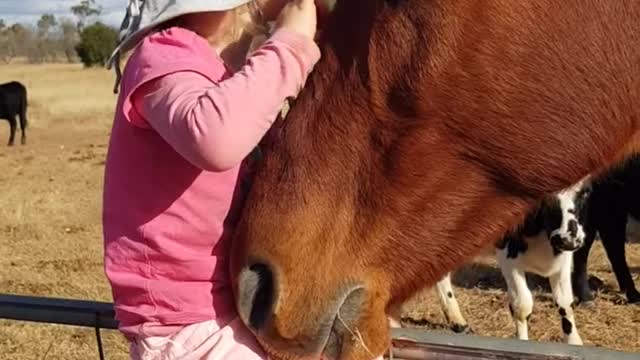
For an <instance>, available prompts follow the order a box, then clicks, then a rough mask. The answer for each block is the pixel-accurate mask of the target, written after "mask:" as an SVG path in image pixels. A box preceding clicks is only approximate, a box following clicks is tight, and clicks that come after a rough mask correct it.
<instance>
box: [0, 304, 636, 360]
mask: <svg viewBox="0 0 640 360" xmlns="http://www.w3.org/2000/svg"><path fill="white" fill-rule="evenodd" d="M0 319H9V320H16V321H32V322H39V323H49V324H62V325H74V326H83V327H90V328H94V329H95V332H96V341H97V346H98V353H99V356H100V359H101V360H102V359H104V351H103V348H102V340H101V338H100V329H117V326H118V323H117V321H116V320H115V319H114V311H113V305H112V304H111V303H105V302H95V301H84V300H69V299H56V298H42V297H31V296H18V295H2V294H0ZM392 336H393V344H392V347H391V349H390V351H389V352H388V353H387V354H386V356H387V358H389V359H396V360H402V359H404V360H424V359H439V360H469V359H473V360H638V359H640V355H639V354H637V353H635V354H632V353H625V352H619V351H612V350H607V349H603V348H595V347H589V346H570V345H566V344H561V343H547V342H537V341H520V340H516V339H500V338H491V337H483V336H473V335H457V334H456V335H453V334H445V333H438V332H425V331H421V330H419V329H393V330H392Z"/></svg>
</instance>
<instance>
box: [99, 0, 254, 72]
mask: <svg viewBox="0 0 640 360" xmlns="http://www.w3.org/2000/svg"><path fill="white" fill-rule="evenodd" d="M251 1H252V0H217V1H212V0H194V1H191V2H190V3H189V2H188V1H185V2H183V3H179V2H174V3H173V6H172V7H167V8H166V9H163V10H162V11H160V12H158V13H157V15H156V16H155V17H153V18H151V19H148V22H147V23H146V24H145V25H143V26H141V27H140V28H138V29H137V30H135V31H133V32H132V33H131V34H129V35H127V37H126V38H124V39H122V41H120V43H119V44H118V45H117V46H116V47H115V48H114V49H113V51H112V52H111V56H110V57H109V60H108V61H107V64H106V67H107V69H110V68H111V66H112V64H113V61H114V60H115V58H116V57H117V56H118V55H119V54H120V53H123V52H127V51H129V50H130V49H131V48H133V47H135V45H136V44H137V43H138V42H139V41H140V40H142V38H144V36H146V35H147V34H148V33H149V32H150V31H151V30H153V29H154V28H155V27H157V26H158V25H160V24H162V23H164V22H167V21H169V20H172V19H175V18H177V17H179V16H182V15H186V14H192V13H199V12H210V11H227V10H231V9H234V8H237V7H238V6H241V5H245V4H247V3H249V2H251ZM194 3H195V4H194ZM145 10H146V9H145ZM145 15H146V14H144V13H143V14H142V19H141V20H144V17H145Z"/></svg>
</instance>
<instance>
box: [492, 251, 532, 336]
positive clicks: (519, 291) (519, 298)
mask: <svg viewBox="0 0 640 360" xmlns="http://www.w3.org/2000/svg"><path fill="white" fill-rule="evenodd" d="M500 270H501V271H502V275H503V276H504V279H505V281H506V283H507V292H508V294H509V311H510V312H511V316H512V317H513V320H514V322H515V324H516V333H517V335H518V339H520V340H528V339H529V334H528V330H527V322H528V321H529V317H530V316H531V312H532V311H533V295H532V294H531V290H529V287H528V286H527V278H526V276H525V273H524V271H522V270H521V269H518V268H517V267H516V266H514V264H513V262H512V261H509V260H507V261H504V262H503V263H502V264H500Z"/></svg>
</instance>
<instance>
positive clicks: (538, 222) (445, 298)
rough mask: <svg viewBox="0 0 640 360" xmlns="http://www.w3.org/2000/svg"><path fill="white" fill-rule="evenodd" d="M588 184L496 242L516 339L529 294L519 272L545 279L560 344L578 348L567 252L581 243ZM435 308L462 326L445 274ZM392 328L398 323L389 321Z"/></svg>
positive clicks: (521, 333)
mask: <svg viewBox="0 0 640 360" xmlns="http://www.w3.org/2000/svg"><path fill="white" fill-rule="evenodd" d="M590 194H591V185H590V183H587V182H586V180H583V181H581V182H579V183H578V184H576V185H574V186H572V187H570V188H568V189H565V190H563V191H560V192H558V193H556V194H554V195H553V196H549V197H548V198H546V199H544V200H543V201H542V202H540V204H539V205H538V206H537V207H536V208H535V209H533V210H532V211H531V212H530V213H529V214H528V216H527V217H526V219H525V221H524V223H523V224H522V225H521V226H520V227H519V228H518V229H516V230H515V231H512V232H510V233H508V234H507V235H505V236H504V237H503V238H502V239H501V240H500V241H499V242H498V243H497V244H496V255H497V260H498V264H499V266H500V269H501V271H502V275H503V276H504V278H505V280H506V283H507V291H508V294H509V310H510V312H511V315H512V316H513V318H514V321H515V325H516V332H517V336H518V338H519V339H522V340H527V339H528V329H527V321H528V319H529V316H530V315H531V312H532V310H533V295H532V294H531V291H530V290H529V287H528V286H527V281H526V277H525V272H531V273H535V274H537V275H540V276H544V277H547V278H548V279H549V282H550V285H551V291H552V293H553V298H554V301H555V305H556V306H557V307H558V311H559V313H560V317H561V322H562V331H563V333H564V335H565V341H566V342H568V343H569V344H574V345H581V344H582V340H581V338H580V335H579V334H578V330H577V328H576V325H575V319H574V316H573V307H572V306H573V300H574V299H573V291H572V286H571V268H572V262H573V253H574V251H576V250H577V249H579V248H580V247H581V246H583V244H584V241H585V230H584V226H585V225H586V223H587V221H588V219H587V215H588V210H589V199H590ZM437 291H438V295H439V298H440V304H441V305H442V307H443V310H444V313H445V315H446V318H447V321H448V322H449V323H450V324H451V327H452V329H453V330H454V331H456V332H461V331H464V330H465V329H466V328H467V322H466V320H465V319H464V317H463V316H462V314H461V313H460V310H459V307H458V303H457V301H456V298H455V296H454V294H453V290H452V287H451V279H450V276H449V274H447V275H446V276H445V277H444V278H443V279H441V280H440V281H439V282H438V284H437ZM391 324H392V326H394V327H395V326H399V324H398V323H397V322H396V321H395V319H392V321H391Z"/></svg>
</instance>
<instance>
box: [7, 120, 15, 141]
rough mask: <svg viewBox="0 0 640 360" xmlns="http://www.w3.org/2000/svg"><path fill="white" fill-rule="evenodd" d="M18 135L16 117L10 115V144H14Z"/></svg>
mask: <svg viewBox="0 0 640 360" xmlns="http://www.w3.org/2000/svg"><path fill="white" fill-rule="evenodd" d="M15 137H16V118H15V116H13V117H9V144H8V145H9V146H13V142H14V140H15Z"/></svg>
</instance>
